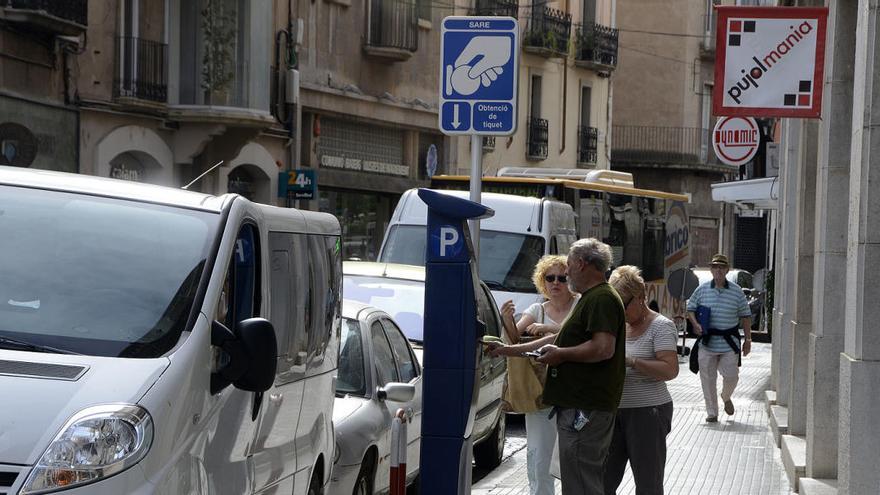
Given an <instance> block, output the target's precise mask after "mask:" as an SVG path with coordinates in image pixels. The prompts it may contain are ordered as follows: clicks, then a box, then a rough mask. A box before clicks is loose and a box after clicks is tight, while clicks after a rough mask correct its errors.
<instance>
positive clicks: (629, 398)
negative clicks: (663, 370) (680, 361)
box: [620, 315, 678, 408]
mask: <svg viewBox="0 0 880 495" xmlns="http://www.w3.org/2000/svg"><path fill="white" fill-rule="evenodd" d="M677 338H678V331H677V330H676V329H675V325H674V324H673V323H672V321H671V320H670V319H669V318H666V317H665V316H663V315H657V317H656V318H654V321H652V322H651V324H650V325H648V328H647V329H645V331H644V333H642V334H641V335H639V336H638V337H636V338H634V339H630V338H627V339H626V355H627V357H632V358H640V359H656V355H657V353H658V352H660V351H672V352H676V350H677V347H676V344H675V341H676V339H677ZM667 402H672V396H671V395H669V390H668V389H667V388H666V382H664V381H660V380H657V379H656V378H652V377H650V376H648V375H646V374H644V373H642V372H640V371H638V370H636V369H635V368H627V369H626V380H624V382H623V396H622V397H621V398H620V407H621V408H628V407H651V406H659V405H660V404H666V403H667Z"/></svg>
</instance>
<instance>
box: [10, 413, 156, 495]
mask: <svg viewBox="0 0 880 495" xmlns="http://www.w3.org/2000/svg"><path fill="white" fill-rule="evenodd" d="M152 441H153V420H152V419H151V418H150V414H149V413H147V411H146V409H144V408H142V407H140V406H135V405H125V404H107V405H101V406H93V407H89V408H87V409H83V410H82V411H80V412H78V413H77V414H75V415H74V416H73V417H72V418H70V420H69V421H68V422H67V423H66V424H65V425H64V428H62V429H61V433H59V434H58V435H57V436H55V439H54V440H52V443H50V444H49V447H48V448H47V449H46V451H45V452H43V455H42V456H41V457H40V460H39V461H38V462H37V464H36V465H35V466H34V469H33V470H32V471H31V474H30V475H29V476H28V478H27V481H25V483H24V487H23V488H22V490H21V492H20V493H21V494H22V495H30V494H37V493H46V492H50V491H55V490H61V489H64V488H72V487H74V486H79V485H84V484H87V483H93V482H95V481H99V480H101V479H104V478H107V477H109V476H113V475H114V474H116V473H119V472H121V471H124V470H125V469H128V468H129V467H131V466H133V465H134V464H136V463H137V462H138V461H140V460H141V459H142V458H143V457H144V455H145V454H146V453H147V451H148V450H149V449H150V444H151V443H152Z"/></svg>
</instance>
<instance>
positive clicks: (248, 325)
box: [211, 318, 278, 394]
mask: <svg viewBox="0 0 880 495" xmlns="http://www.w3.org/2000/svg"><path fill="white" fill-rule="evenodd" d="M211 345H214V346H217V347H219V348H220V349H222V350H223V352H224V353H226V356H227V358H228V359H225V360H224V361H223V362H221V364H220V367H219V369H218V370H217V371H216V372H215V373H213V374H212V375H211V394H216V393H217V392H219V391H221V390H223V389H224V388H226V387H227V386H229V385H230V384H232V385H235V387H236V388H238V389H241V390H245V391H248V392H265V391H266V390H269V388H270V387H272V383H274V381H275V372H276V366H277V362H276V357H277V356H278V343H277V341H276V339H275V329H274V328H273V327H272V323H270V322H269V320H266V319H265V318H248V319H247V320H242V321H240V322H238V324H237V325H236V326H235V332H233V331H231V330H229V329H228V328H226V326H225V325H223V324H222V323H220V322H219V321H216V320H215V321H214V322H213V323H212V325H211Z"/></svg>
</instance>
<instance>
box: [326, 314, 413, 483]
mask: <svg viewBox="0 0 880 495" xmlns="http://www.w3.org/2000/svg"><path fill="white" fill-rule="evenodd" d="M342 316H343V320H342V321H343V322H342V331H341V336H340V340H339V342H340V344H339V369H338V376H337V380H336V401H335V404H334V406H333V426H334V428H335V430H336V452H335V454H334V459H333V473H332V476H331V480H330V483H331V484H330V490H329V493H333V494H340V495H343V494H344V495H347V494H349V493H353V494H355V495H362V494H372V493H384V492H387V491H388V489H389V478H390V476H389V473H390V464H391V449H390V444H391V423H392V419H393V418H394V415H395V414H396V413H397V412H398V410H401V409H402V410H403V413H404V415H405V416H406V418H407V420H408V424H407V444H408V446H407V454H406V457H407V466H406V471H407V484H411V483H412V482H413V481H415V478H416V476H417V475H418V470H419V449H420V447H421V442H420V439H421V435H420V433H421V423H422V370H421V366H420V365H419V360H418V358H417V357H416V354H415V352H414V351H413V349H412V347H411V346H410V344H409V342H408V341H407V339H406V337H404V335H403V332H401V330H400V328H399V327H398V326H397V324H396V323H395V322H394V321H393V320H392V319H391V317H390V316H388V314H387V313H385V312H384V311H381V310H378V309H376V308H373V307H370V306H365V305H363V304H360V303H357V302H354V301H348V300H346V301H343V304H342Z"/></svg>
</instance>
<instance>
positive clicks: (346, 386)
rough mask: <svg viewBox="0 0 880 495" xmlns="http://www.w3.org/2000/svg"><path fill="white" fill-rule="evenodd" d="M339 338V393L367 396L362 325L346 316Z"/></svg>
mask: <svg viewBox="0 0 880 495" xmlns="http://www.w3.org/2000/svg"><path fill="white" fill-rule="evenodd" d="M344 322H345V324H344V325H342V335H341V337H340V340H339V370H338V371H337V375H336V376H337V378H336V394H337V395H359V396H362V397H363V396H366V390H367V386H366V380H365V377H364V345H363V339H361V325H360V322H358V321H357V320H352V319H350V318H346V319H345V320H344Z"/></svg>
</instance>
